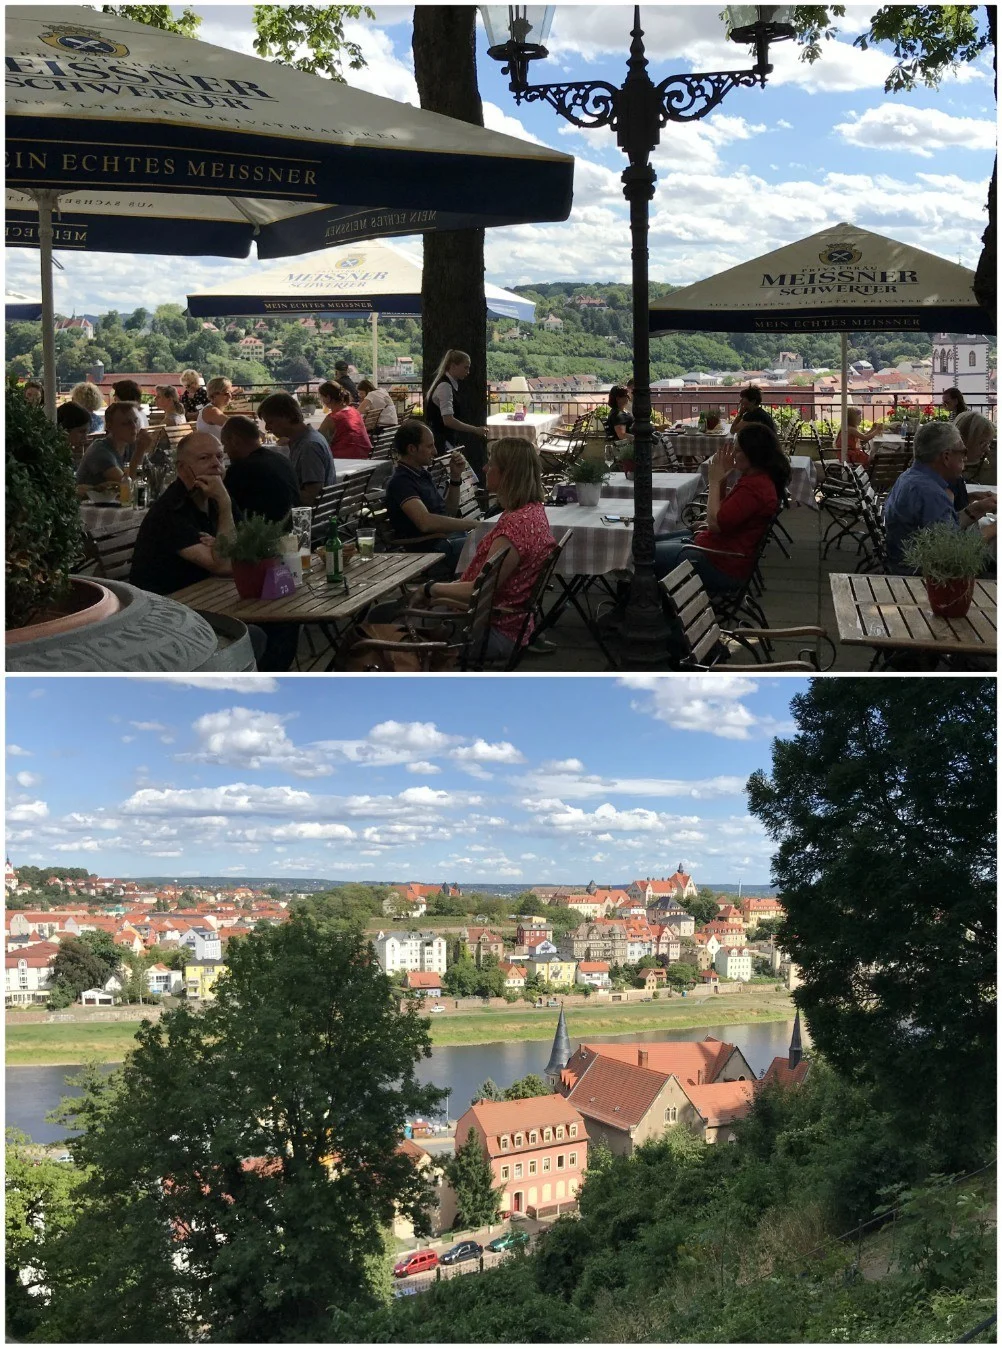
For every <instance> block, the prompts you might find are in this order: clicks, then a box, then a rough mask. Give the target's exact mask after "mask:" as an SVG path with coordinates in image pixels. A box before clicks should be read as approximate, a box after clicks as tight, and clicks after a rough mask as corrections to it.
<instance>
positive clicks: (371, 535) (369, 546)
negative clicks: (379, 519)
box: [355, 525, 376, 562]
mask: <svg viewBox="0 0 1002 1349" xmlns="http://www.w3.org/2000/svg"><path fill="white" fill-rule="evenodd" d="M355 542H356V543H357V544H358V560H359V562H371V561H372V559H373V556H374V554H375V551H376V531H375V530H374V529H367V528H366V527H365V526H364V525H363V526H361V527H360V528H359V530H358V532H357V534H356V535H355Z"/></svg>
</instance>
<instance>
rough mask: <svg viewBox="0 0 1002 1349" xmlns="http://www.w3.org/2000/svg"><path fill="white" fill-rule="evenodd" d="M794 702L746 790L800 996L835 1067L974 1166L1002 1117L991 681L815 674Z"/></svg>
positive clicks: (919, 1132)
mask: <svg viewBox="0 0 1002 1349" xmlns="http://www.w3.org/2000/svg"><path fill="white" fill-rule="evenodd" d="M791 710H792V713H793V716H794V720H795V722H796V725H797V734H796V735H795V736H794V737H793V738H792V739H789V740H777V741H776V742H775V744H774V747H773V761H772V773H771V776H767V775H766V774H765V773H763V772H758V773H756V774H754V775H753V776H752V778H751V779H750V781H749V784H748V791H749V802H750V809H751V811H752V814H754V815H755V816H757V817H758V819H760V820H761V821H762V823H763V824H764V825H765V827H766V829H767V830H768V832H769V834H770V836H771V837H772V838H773V839H774V840H775V842H776V844H777V845H778V849H777V852H776V854H775V857H774V859H773V876H774V879H775V880H776V882H777V884H778V887H779V889H780V891H781V893H782V895H783V903H784V905H785V907H786V912H787V918H786V921H785V922H784V923H783V924H782V926H781V927H780V930H779V933H778V941H779V943H780V945H781V946H782V947H783V949H784V950H786V951H788V952H789V953H790V955H791V957H792V958H793V960H794V961H795V962H796V963H797V965H798V966H800V969H801V976H802V978H803V984H802V986H801V987H800V988H798V989H797V991H796V994H795V999H796V1002H797V1004H798V1005H799V1006H800V1007H801V1008H802V1009H803V1010H804V1012H805V1013H806V1015H807V1020H808V1024H809V1025H810V1029H811V1037H812V1039H813V1041H814V1043H815V1045H817V1046H818V1048H819V1049H821V1050H822V1051H823V1052H824V1053H825V1055H826V1056H827V1057H828V1058H829V1059H830V1060H831V1062H832V1063H833V1064H835V1065H836V1066H837V1067H838V1068H839V1069H840V1070H841V1071H843V1072H845V1073H846V1074H849V1075H853V1076H857V1077H860V1078H862V1079H867V1080H871V1081H875V1082H879V1083H880V1084H881V1088H882V1090H883V1091H884V1092H886V1093H887V1095H888V1099H890V1100H893V1101H894V1103H895V1106H896V1109H897V1111H898V1112H900V1114H901V1115H902V1117H905V1118H907V1119H908V1120H909V1127H910V1128H911V1129H914V1130H915V1133H916V1137H918V1138H924V1139H926V1140H927V1142H928V1141H932V1140H937V1139H939V1135H940V1134H942V1138H941V1140H939V1142H937V1143H936V1146H937V1147H939V1146H940V1145H941V1146H942V1147H943V1148H944V1149H945V1155H946V1156H947V1157H949V1158H950V1160H951V1164H958V1165H962V1164H963V1163H964V1161H965V1160H966V1159H967V1158H968V1157H969V1156H970V1155H971V1153H972V1151H973V1152H977V1151H978V1149H979V1148H980V1146H981V1143H982V1140H983V1139H984V1137H986V1136H987V1135H988V1134H990V1133H992V1132H993V1131H994V1076H993V1074H992V1073H990V1072H985V1071H984V1066H985V1064H986V1063H989V1062H992V1061H993V1056H994V1046H995V958H996V953H995V947H996V935H995V933H996V926H995V924H996V900H995V864H996V814H995V810H996V797H995V792H996V755H995V729H994V728H995V685H994V681H991V680H980V679H971V680H951V681H948V682H947V683H945V684H943V683H942V682H941V681H939V680H924V679H896V680H887V681H882V680H876V681H874V680H836V679H816V680H814V681H813V682H812V684H811V688H810V691H809V692H808V693H805V694H801V695H798V696H797V697H795V698H794V699H793V702H792V704H791ZM960 1100H963V1101H964V1102H965V1114H966V1118H965V1125H964V1128H962V1129H958V1128H957V1127H956V1124H955V1122H954V1119H953V1111H954V1108H955V1103H956V1102H957V1101H960Z"/></svg>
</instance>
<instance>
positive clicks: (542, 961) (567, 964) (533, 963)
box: [522, 955, 577, 985]
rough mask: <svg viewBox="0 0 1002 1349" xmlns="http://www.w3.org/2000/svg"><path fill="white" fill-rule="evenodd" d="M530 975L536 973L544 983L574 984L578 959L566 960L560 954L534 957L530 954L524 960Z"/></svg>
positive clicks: (523, 962)
mask: <svg viewBox="0 0 1002 1349" xmlns="http://www.w3.org/2000/svg"><path fill="white" fill-rule="evenodd" d="M522 964H523V965H524V966H525V968H526V970H527V971H528V972H529V974H530V975H535V976H536V978H537V979H541V980H542V982H543V983H544V984H554V985H557V984H559V985H565V984H566V985H573V983H574V974H575V971H576V970H577V961H576V960H564V959H562V958H561V957H560V956H557V955H553V956H540V957H539V958H538V959H534V958H533V957H532V956H529V957H528V958H527V959H525V960H523V961H522Z"/></svg>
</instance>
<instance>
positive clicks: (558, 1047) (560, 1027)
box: [543, 1006, 571, 1076]
mask: <svg viewBox="0 0 1002 1349" xmlns="http://www.w3.org/2000/svg"><path fill="white" fill-rule="evenodd" d="M570 1056H571V1037H570V1036H569V1035H568V1034H567V1019H566V1017H565V1016H564V1009H563V1006H561V1008H560V1015H559V1016H558V1017H557V1030H556V1034H555V1035H554V1037H553V1048H552V1049H551V1050H550V1057H549V1059H548V1060H547V1063H546V1067H545V1068H544V1069H543V1072H544V1073H548V1074H549V1075H550V1076H554V1075H555V1074H557V1073H558V1072H559V1071H560V1070H561V1068H563V1067H564V1065H565V1064H566V1063H567V1060H568V1059H569V1058H570Z"/></svg>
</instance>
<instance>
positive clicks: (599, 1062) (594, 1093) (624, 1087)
mask: <svg viewBox="0 0 1002 1349" xmlns="http://www.w3.org/2000/svg"><path fill="white" fill-rule="evenodd" d="M583 1048H584V1046H582V1049H583ZM564 1071H565V1072H567V1073H568V1074H569V1075H571V1076H573V1078H574V1086H573V1088H572V1090H571V1092H570V1094H569V1096H568V1097H567V1099H568V1101H571V1102H573V1104H574V1105H575V1106H577V1108H578V1109H579V1110H580V1111H581V1114H582V1115H584V1116H585V1118H586V1119H588V1118H593V1119H597V1120H601V1121H602V1123H604V1124H611V1125H612V1126H613V1127H614V1128H616V1129H624V1130H627V1129H631V1128H635V1127H636V1125H638V1124H639V1123H640V1121H641V1120H642V1119H643V1118H644V1116H645V1115H646V1114H647V1112H648V1110H650V1108H651V1106H652V1105H653V1104H654V1101H655V1100H656V1099H657V1096H658V1093H659V1092H660V1091H661V1089H662V1088H663V1087H664V1084H665V1083H666V1082H667V1081H668V1078H669V1077H670V1076H671V1074H670V1073H662V1072H656V1071H654V1070H652V1069H651V1068H640V1067H638V1065H637V1064H636V1063H624V1062H621V1061H619V1060H618V1059H614V1058H607V1057H605V1056H604V1055H602V1056H594V1057H589V1059H588V1060H587V1062H586V1061H585V1059H584V1057H583V1056H582V1054H581V1050H578V1052H577V1054H574V1055H572V1056H571V1059H570V1061H569V1062H568V1065H567V1068H566V1069H565V1070H564Z"/></svg>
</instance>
